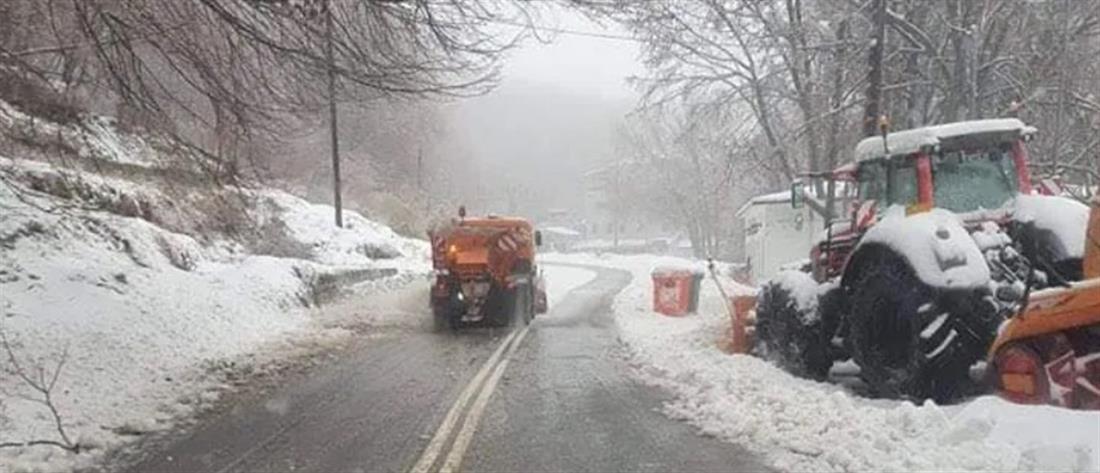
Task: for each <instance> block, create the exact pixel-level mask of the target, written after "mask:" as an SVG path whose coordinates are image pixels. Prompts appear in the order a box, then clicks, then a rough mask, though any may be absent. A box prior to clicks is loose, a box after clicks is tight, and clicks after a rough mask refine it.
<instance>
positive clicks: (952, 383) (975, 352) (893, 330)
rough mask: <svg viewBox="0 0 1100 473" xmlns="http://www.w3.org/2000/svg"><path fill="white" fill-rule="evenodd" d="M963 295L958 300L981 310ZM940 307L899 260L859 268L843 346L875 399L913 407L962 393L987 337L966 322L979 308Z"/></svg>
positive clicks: (880, 258) (886, 258) (883, 257)
mask: <svg viewBox="0 0 1100 473" xmlns="http://www.w3.org/2000/svg"><path fill="white" fill-rule="evenodd" d="M967 296H968V295H964V296H963V297H961V298H956V299H974V300H977V301H979V304H980V301H981V298H980V297H977V298H973V297H967ZM943 300H944V298H943V297H940V295H939V294H938V293H937V290H935V289H933V288H931V287H929V286H928V285H926V284H925V283H924V282H922V281H921V280H920V279H919V278H917V277H916V275H915V274H914V272H913V270H912V268H911V267H910V266H909V265H908V264H907V263H906V262H904V261H902V260H901V259H900V258H897V257H892V256H889V255H885V254H883V255H879V256H877V257H876V258H875V259H874V260H872V261H868V262H867V264H864V265H862V268H861V274H860V275H859V276H858V279H857V280H856V283H855V284H854V285H853V286H852V288H851V298H850V310H849V319H848V337H849V340H848V341H849V343H850V346H851V348H852V352H853V353H852V355H853V359H854V360H855V362H856V364H858V365H859V367H860V375H861V377H862V378H863V380H864V381H865V382H866V383H867V384H868V387H869V388H870V389H871V391H872V392H873V393H875V394H876V395H879V396H884V397H891V398H908V399H910V400H913V401H915V402H922V401H923V400H925V399H933V400H935V401H937V402H945V401H950V400H952V399H955V398H957V397H958V396H960V395H961V394H963V392H964V389H965V387H966V385H967V384H968V383H969V382H970V381H969V374H968V373H969V368H970V365H971V364H973V363H974V362H975V361H977V360H978V359H979V358H980V357H981V356H982V354H983V353H984V350H985V348H986V346H987V345H988V342H984V340H986V339H987V337H985V336H984V335H982V332H983V331H985V329H984V328H977V327H973V324H972V323H970V320H968V319H970V318H977V317H979V316H978V315H977V314H976V312H977V311H978V310H979V308H978V307H976V306H967V304H950V305H951V307H950V308H949V307H940V305H939V302H941V301H943ZM983 343H984V344H983Z"/></svg>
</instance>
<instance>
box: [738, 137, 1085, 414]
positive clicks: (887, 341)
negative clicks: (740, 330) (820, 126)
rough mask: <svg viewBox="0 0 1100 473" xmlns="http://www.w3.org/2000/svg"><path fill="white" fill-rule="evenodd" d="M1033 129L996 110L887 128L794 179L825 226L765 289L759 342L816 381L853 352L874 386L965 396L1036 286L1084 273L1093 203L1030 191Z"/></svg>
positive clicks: (899, 392) (893, 392)
mask: <svg viewBox="0 0 1100 473" xmlns="http://www.w3.org/2000/svg"><path fill="white" fill-rule="evenodd" d="M1034 132H1035V130H1034V129H1033V128H1031V127H1028V126H1026V125H1025V124H1024V123H1023V122H1021V121H1019V120H1016V119H998V120H979V121H970V122H960V123H951V124H945V125H937V126H929V127H924V128H917V129H913V130H907V131H901V132H896V133H891V134H884V136H881V137H872V138H867V139H864V140H863V141H862V142H860V143H859V145H858V146H857V147H856V150H855V160H854V162H853V163H851V164H848V165H845V166H842V167H840V168H838V169H836V170H834V171H832V172H830V173H826V174H821V175H815V176H811V178H812V179H815V182H813V183H812V184H814V185H813V186H809V188H808V186H806V185H804V184H803V183H801V182H796V183H795V184H794V185H792V203H793V204H794V205H802V204H803V203H808V204H810V205H811V207H812V208H814V209H815V210H817V211H818V212H820V213H822V214H823V215H824V216H825V221H826V228H824V229H823V231H822V235H821V236H820V238H819V242H818V243H817V244H816V245H815V246H814V248H813V249H812V251H811V254H810V260H809V262H808V264H806V265H805V267H804V268H802V270H801V271H798V270H791V271H782V272H780V274H778V275H777V276H776V277H774V278H773V279H772V280H771V281H769V282H768V283H766V284H765V285H764V286H763V288H762V290H761V294H760V298H759V304H758V310H757V321H756V324H757V326H756V346H755V347H754V350H755V351H756V352H757V353H758V354H760V355H762V356H765V357H767V358H770V359H772V360H774V361H775V362H777V363H778V364H779V365H780V366H782V367H784V368H785V369H787V370H789V371H791V372H794V373H795V374H798V375H802V376H806V377H809V378H814V379H825V378H826V377H827V375H828V372H829V369H830V367H831V366H832V364H833V362H834V361H837V360H843V359H849V358H850V359H852V360H853V361H854V362H855V363H856V364H858V365H859V367H860V376H861V377H862V379H863V380H864V381H865V382H866V384H867V386H868V388H870V390H871V391H872V392H873V393H874V394H876V395H879V396H885V397H904V398H909V399H913V400H918V401H919V400H923V399H935V400H937V401H946V400H951V399H953V398H955V397H958V396H959V395H960V394H961V393H962V389H963V387H964V386H965V383H967V382H968V381H969V368H970V367H971V365H972V364H974V363H975V362H977V361H979V360H981V359H983V356H984V355H985V354H986V351H987V350H988V349H989V346H990V343H991V342H992V341H993V339H994V337H995V336H996V333H997V328H998V326H999V325H1000V324H1001V323H1002V321H1004V320H1005V319H1006V318H1007V317H1008V316H1010V315H1012V314H1014V313H1016V312H1018V311H1019V310H1021V307H1022V305H1023V303H1024V299H1025V298H1026V294H1027V293H1028V291H1029V290H1030V289H1032V288H1036V289H1037V288H1042V287H1045V286H1047V285H1050V284H1052V283H1064V282H1066V281H1075V280H1078V279H1080V278H1081V261H1082V260H1081V258H1082V256H1083V253H1084V246H1083V243H1082V244H1081V245H1078V243H1079V242H1083V238H1084V236H1083V235H1084V232H1085V227H1086V223H1087V219H1088V207H1087V206H1085V205H1083V204H1081V203H1079V202H1076V201H1073V200H1070V199H1066V198H1062V197H1054V196H1044V195H1034V193H1033V191H1032V186H1031V178H1030V175H1029V172H1028V154H1027V147H1026V143H1027V142H1028V140H1029V139H1030V137H1031V136H1032V134H1033V133H1034ZM812 189H827V191H825V192H813V190H812ZM815 195H833V196H835V197H834V200H835V202H832V203H827V202H822V201H821V200H820V199H818V198H815ZM833 207H840V208H843V209H845V210H844V212H843V214H844V217H843V218H834V217H833V216H832V212H831V211H830V208H833Z"/></svg>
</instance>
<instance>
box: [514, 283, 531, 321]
mask: <svg viewBox="0 0 1100 473" xmlns="http://www.w3.org/2000/svg"><path fill="white" fill-rule="evenodd" d="M511 297H512V323H513V324H514V325H516V326H517V327H518V326H523V325H527V324H529V323H531V317H532V316H533V315H534V306H533V305H532V302H533V301H532V300H531V299H532V298H531V288H530V286H519V287H516V288H515V289H513V290H512V296H511Z"/></svg>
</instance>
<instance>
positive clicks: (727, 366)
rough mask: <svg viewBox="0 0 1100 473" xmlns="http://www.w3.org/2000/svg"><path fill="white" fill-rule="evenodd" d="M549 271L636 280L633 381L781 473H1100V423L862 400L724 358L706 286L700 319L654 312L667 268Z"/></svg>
mask: <svg viewBox="0 0 1100 473" xmlns="http://www.w3.org/2000/svg"><path fill="white" fill-rule="evenodd" d="M547 260H550V261H560V262H574V263H580V262H587V263H588V264H600V265H604V266H607V267H613V268H620V269H625V270H628V271H630V272H631V273H632V274H633V275H634V280H633V281H632V283H631V284H630V285H629V286H628V287H627V288H626V289H624V290H623V292H621V293H620V294H619V295H618V296H617V297H616V300H615V305H614V307H615V308H614V310H615V317H616V322H617V324H618V326H619V328H620V330H621V335H620V337H621V338H622V340H623V341H624V342H625V344H626V346H627V348H628V350H629V351H630V353H631V357H632V364H633V365H634V366H635V367H636V368H637V369H636V373H637V374H638V376H639V377H640V378H641V379H642V380H643V381H644V382H646V383H648V384H651V385H655V386H659V387H662V388H665V389H666V390H668V391H669V392H670V393H672V395H673V396H674V398H673V399H672V400H671V401H669V402H668V403H667V404H666V405H665V408H664V410H665V412H666V414H668V415H669V416H671V417H673V418H676V419H682V420H684V421H687V422H689V423H691V424H693V425H695V426H696V427H698V428H699V429H700V430H701V432H702V433H704V434H706V435H711V436H715V437H718V438H721V439H723V440H726V441H729V442H732V443H737V444H740V445H744V446H746V447H748V448H750V449H752V450H753V451H756V452H758V453H760V454H762V455H763V456H764V457H765V458H766V460H767V461H768V462H769V463H771V465H772V466H774V467H775V468H776V469H778V470H779V471H917V470H941V471H942V470H950V471H1100V413H1096V412H1083V411H1070V410H1065V409H1060V408H1054V407H1045V406H1019V405H1013V404H1009V403H1007V402H1004V401H1002V400H1000V399H998V398H995V397H989V396H984V397H980V398H977V399H975V400H972V401H970V402H968V403H966V404H963V405H959V406H938V405H935V404H934V403H931V402H929V403H926V404H924V405H920V406H917V405H913V404H912V403H909V402H901V401H885V400H869V399H864V398H861V397H858V396H856V395H854V394H852V393H850V392H848V391H846V390H845V389H844V388H842V387H840V386H836V385H832V384H826V383H817V382H813V381H809V380H804V379H800V378H795V377H793V376H791V375H789V374H787V373H786V372H784V371H782V370H780V369H779V368H777V367H775V366H773V365H771V364H769V363H767V362H766V361H763V360H760V359H757V358H754V357H751V356H744V355H729V354H726V353H724V352H722V351H721V350H719V349H718V344H719V341H720V339H721V338H722V337H724V336H725V334H727V333H728V329H729V322H728V315H727V312H726V311H725V304H724V303H723V301H722V300H721V297H720V296H719V295H718V291H717V290H716V289H715V288H714V286H713V282H711V281H709V280H708V281H706V282H704V289H703V293H702V297H701V300H700V313H699V315H696V316H692V317H663V316H661V315H659V314H656V313H655V312H653V311H652V307H651V306H650V304H651V300H652V299H651V297H650V291H651V290H652V289H651V283H650V279H649V278H650V276H649V274H650V270H651V269H652V268H653V267H656V266H660V265H665V264H668V263H669V259H668V258H663V257H652V256H608V255H602V256H593V255H552V256H549V257H547ZM726 284H728V285H729V284H732V283H729V282H727V283H726ZM739 290H740V291H742V292H746V293H747V292H751V291H752V290H753V289H752V288H748V287H744V286H742V287H741V288H740V289H739Z"/></svg>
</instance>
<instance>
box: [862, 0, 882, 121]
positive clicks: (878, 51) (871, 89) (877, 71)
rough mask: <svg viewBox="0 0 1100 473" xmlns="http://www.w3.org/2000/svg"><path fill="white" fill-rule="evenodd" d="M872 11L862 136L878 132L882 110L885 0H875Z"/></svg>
mask: <svg viewBox="0 0 1100 473" xmlns="http://www.w3.org/2000/svg"><path fill="white" fill-rule="evenodd" d="M872 8H874V11H873V12H872V18H871V19H872V23H873V24H874V28H875V30H874V37H873V41H874V42H873V43H872V44H871V51H870V53H869V54H868V56H867V62H868V65H869V66H870V72H869V73H868V74H867V102H866V106H865V108H864V113H863V136H875V135H878V134H879V130H878V125H879V116H881V115H882V114H883V110H882V84H883V75H884V71H883V70H882V66H883V64H882V62H883V54H884V51H885V50H886V0H875V3H874V6H873V7H872Z"/></svg>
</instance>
